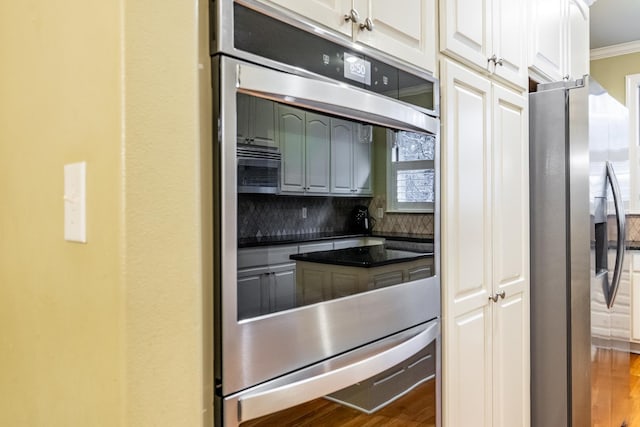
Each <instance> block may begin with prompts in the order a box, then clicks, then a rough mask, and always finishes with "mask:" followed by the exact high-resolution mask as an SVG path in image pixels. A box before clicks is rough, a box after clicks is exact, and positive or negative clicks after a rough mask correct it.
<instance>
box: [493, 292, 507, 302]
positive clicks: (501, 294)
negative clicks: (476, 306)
mask: <svg viewBox="0 0 640 427" xmlns="http://www.w3.org/2000/svg"><path fill="white" fill-rule="evenodd" d="M505 296H507V294H506V293H505V291H504V290H502V291H500V292H496V294H495V295H489V300H490V301H493V302H498V300H499V299H504V297H505Z"/></svg>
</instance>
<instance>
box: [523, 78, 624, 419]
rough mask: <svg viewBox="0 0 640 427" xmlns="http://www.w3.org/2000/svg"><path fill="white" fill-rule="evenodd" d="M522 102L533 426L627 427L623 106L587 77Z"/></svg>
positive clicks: (548, 88)
mask: <svg viewBox="0 0 640 427" xmlns="http://www.w3.org/2000/svg"><path fill="white" fill-rule="evenodd" d="M529 102H530V104H529V106H530V113H529V114H530V122H529V126H530V128H529V129H530V141H529V143H530V175H531V176H530V183H531V192H530V194H531V196H530V197H531V200H530V209H531V425H532V426H534V427H536V426H545V427H547V426H575V427H583V426H597V425H600V426H610V427H615V426H624V425H626V423H627V422H628V421H627V420H628V418H629V417H628V415H629V411H630V401H629V380H628V378H629V329H628V324H629V323H628V322H627V329H626V330H625V329H624V327H623V328H619V327H618V326H619V325H620V324H624V316H625V315H626V317H627V319H628V316H629V310H628V301H626V302H623V303H620V298H617V296H618V290H619V289H620V286H621V284H622V286H628V283H627V282H625V281H624V280H621V279H622V276H623V270H624V266H625V265H627V264H625V263H627V260H625V258H624V255H625V251H624V249H625V216H624V209H625V205H627V204H628V202H629V155H628V144H629V142H628V136H627V135H628V129H627V120H628V117H627V110H626V108H625V107H623V106H622V105H621V104H620V103H619V102H617V101H616V100H615V99H614V98H612V97H611V96H610V95H609V94H607V92H606V91H605V90H604V89H603V88H602V87H601V86H600V85H599V84H598V83H596V82H595V81H594V80H592V79H590V78H589V76H585V77H584V78H583V79H579V80H577V81H566V82H558V83H551V84H542V85H539V86H538V89H537V92H534V93H531V94H530V95H529ZM627 276H628V275H627ZM621 304H622V306H623V307H622V308H620V307H619V306H620V305H621ZM625 304H626V305H627V307H624V305H625ZM621 318H622V322H620V319H621ZM620 329H621V330H620Z"/></svg>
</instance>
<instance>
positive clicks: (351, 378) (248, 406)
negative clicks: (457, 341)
mask: <svg viewBox="0 0 640 427" xmlns="http://www.w3.org/2000/svg"><path fill="white" fill-rule="evenodd" d="M439 325H440V323H439V321H432V322H429V323H427V324H423V325H420V326H419V327H416V328H412V329H410V330H408V331H405V332H401V333H399V334H396V335H393V336H391V337H388V338H385V339H382V340H380V341H378V342H376V343H374V344H372V345H369V346H366V347H364V348H362V349H357V350H354V351H352V352H349V353H347V354H345V355H342V356H338V357H335V358H333V359H330V360H328V361H325V362H322V363H320V364H317V365H314V366H312V367H311V368H307V369H305V370H303V373H304V374H303V375H300V374H299V373H294V374H290V375H287V376H285V377H283V378H279V379H277V380H274V381H271V382H269V383H266V384H262V385H260V386H257V387H254V388H253V389H249V390H246V391H244V392H241V393H239V395H236V397H233V396H232V397H231V399H230V401H231V402H234V401H236V402H237V405H238V406H237V416H238V422H244V421H247V420H251V419H254V418H258V417H261V416H263V415H267V414H271V413H273V412H277V411H280V410H282V409H286V408H290V407H292V406H296V405H299V404H301V403H304V402H307V401H309V400H313V399H316V398H319V397H322V396H326V395H327V394H330V393H333V392H335V391H338V390H341V389H343V388H345V387H348V386H350V385H353V384H355V383H357V382H359V381H363V380H365V379H367V378H369V377H372V376H373V375H376V374H378V373H380V372H383V371H385V370H387V369H389V368H392V367H393V366H395V365H397V364H399V363H400V362H402V361H404V360H406V359H408V358H409V357H411V356H413V355H414V354H416V353H417V352H419V351H420V350H422V349H423V348H425V347H426V346H427V345H429V344H430V343H431V342H433V340H435V339H436V337H437V336H438V334H439V329H440V328H439ZM287 377H292V378H291V381H288V380H287ZM225 406H226V405H225ZM227 408H228V409H230V410H233V408H229V407H227ZM234 415H235V414H234Z"/></svg>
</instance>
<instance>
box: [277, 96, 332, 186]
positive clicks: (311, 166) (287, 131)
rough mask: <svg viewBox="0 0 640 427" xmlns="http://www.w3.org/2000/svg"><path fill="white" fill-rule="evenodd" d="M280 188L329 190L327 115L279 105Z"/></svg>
mask: <svg viewBox="0 0 640 427" xmlns="http://www.w3.org/2000/svg"><path fill="white" fill-rule="evenodd" d="M278 122H279V133H280V137H279V140H280V149H281V152H282V166H281V189H282V192H285V193H286V192H295V193H302V192H304V193H321V194H326V193H328V192H329V175H330V173H329V167H330V160H329V152H330V138H329V117H326V116H322V115H320V114H314V113H309V112H305V111H303V110H300V109H297V108H293V107H288V106H285V105H279V106H278Z"/></svg>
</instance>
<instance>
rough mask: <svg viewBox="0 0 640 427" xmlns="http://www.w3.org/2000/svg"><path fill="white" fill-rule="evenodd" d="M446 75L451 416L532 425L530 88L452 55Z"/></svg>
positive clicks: (446, 396) (446, 388) (458, 420)
mask: <svg viewBox="0 0 640 427" xmlns="http://www.w3.org/2000/svg"><path fill="white" fill-rule="evenodd" d="M442 82H443V89H442V90H443V92H442V93H443V134H442V141H443V143H442V165H443V172H442V176H443V179H442V193H443V197H442V202H443V203H442V216H441V218H442V233H443V240H442V242H443V244H442V252H443V256H442V260H443V263H442V268H443V278H445V282H444V283H443V287H442V289H443V296H442V298H443V319H444V320H443V346H444V347H445V348H447V351H446V352H445V355H444V356H443V357H444V362H443V369H444V374H443V408H444V414H443V415H444V419H445V424H446V425H456V426H457V425H474V426H487V427H488V426H504V427H506V426H513V425H518V426H528V425H529V416H530V407H529V405H530V403H529V396H530V392H529V235H528V232H529V231H528V230H529V202H528V201H529V193H528V186H529V182H528V165H529V161H528V112H527V98H526V95H525V94H522V93H516V92H512V91H510V90H507V89H505V88H503V87H501V86H499V85H497V84H495V83H492V82H490V81H489V80H487V79H485V78H483V77H482V76H480V75H478V74H476V73H474V72H472V71H470V70H468V69H466V68H464V67H463V66H461V65H458V64H456V63H454V62H452V61H449V60H445V61H443V68H442ZM445 243H446V244H445ZM470 354H473V357H468V355H470ZM463 402H464V403H463ZM461 405H464V407H462V406H461Z"/></svg>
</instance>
